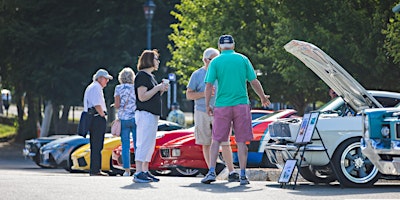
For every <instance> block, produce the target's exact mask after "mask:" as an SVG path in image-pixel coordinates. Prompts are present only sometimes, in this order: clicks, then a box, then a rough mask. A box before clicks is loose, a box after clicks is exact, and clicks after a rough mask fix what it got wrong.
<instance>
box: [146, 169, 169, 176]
mask: <svg viewBox="0 0 400 200" xmlns="http://www.w3.org/2000/svg"><path fill="white" fill-rule="evenodd" d="M150 172H151V173H152V174H153V175H155V176H168V175H171V174H173V171H172V170H168V169H166V170H150Z"/></svg>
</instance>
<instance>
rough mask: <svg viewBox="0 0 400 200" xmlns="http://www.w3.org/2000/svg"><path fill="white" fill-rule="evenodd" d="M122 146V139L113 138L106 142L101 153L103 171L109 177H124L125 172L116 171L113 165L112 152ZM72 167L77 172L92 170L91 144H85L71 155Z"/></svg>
mask: <svg viewBox="0 0 400 200" xmlns="http://www.w3.org/2000/svg"><path fill="white" fill-rule="evenodd" d="M120 145H121V138H120V137H113V138H110V139H107V140H104V145H103V150H102V151H101V170H102V171H104V172H107V173H108V174H109V175H117V174H120V175H122V174H123V173H124V171H123V170H120V169H115V168H114V167H113V166H112V165H111V154H112V151H113V150H114V149H115V148H116V147H118V146H120ZM71 161H72V166H71V169H72V170H75V171H89V170H90V144H85V145H83V146H81V147H80V148H78V149H76V150H75V151H74V152H72V154H71Z"/></svg>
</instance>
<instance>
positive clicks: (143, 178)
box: [133, 172, 151, 183]
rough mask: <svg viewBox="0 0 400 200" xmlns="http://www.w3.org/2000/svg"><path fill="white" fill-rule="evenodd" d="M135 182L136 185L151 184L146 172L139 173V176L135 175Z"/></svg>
mask: <svg viewBox="0 0 400 200" xmlns="http://www.w3.org/2000/svg"><path fill="white" fill-rule="evenodd" d="M133 182H135V183H150V182H151V179H150V178H149V177H148V176H147V175H146V174H145V173H144V172H139V173H138V174H134V175H133Z"/></svg>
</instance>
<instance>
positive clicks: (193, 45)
mask: <svg viewBox="0 0 400 200" xmlns="http://www.w3.org/2000/svg"><path fill="white" fill-rule="evenodd" d="M392 4H393V1H377V0H367V1H361V0H357V1H353V0H345V1H337V0H336V1H317V0H312V1H310V0H281V1H272V0H257V1H243V0H219V1H214V0H205V1H189V0H182V1H181V3H180V4H179V5H177V6H176V10H175V11H173V12H172V15H173V16H175V17H176V19H177V20H178V22H177V23H176V24H172V25H171V28H172V29H173V33H172V34H171V35H170V36H169V38H170V39H171V41H172V45H171V46H169V48H170V50H171V52H172V56H173V57H172V60H171V61H170V62H169V64H170V65H171V66H174V67H175V68H176V69H177V70H178V72H179V73H180V74H181V76H183V77H184V78H183V80H182V83H184V84H185V83H186V81H187V80H188V77H189V76H190V74H191V73H192V72H193V71H194V70H195V69H197V68H198V67H200V66H201V65H202V63H201V55H202V51H203V50H204V49H205V48H207V47H216V46H217V39H218V37H219V36H220V35H222V34H231V35H233V36H234V38H235V42H236V50H237V51H238V52H241V53H243V54H245V55H247V56H248V57H249V58H250V60H251V61H252V62H253V65H254V68H255V69H256V70H261V72H264V73H265V72H266V73H267V76H266V77H264V76H261V77H259V79H261V81H262V83H263V85H264V88H265V89H266V91H267V93H270V94H271V96H272V97H271V99H272V101H275V102H283V103H288V104H291V105H293V106H294V107H295V108H296V109H297V110H299V111H300V113H302V112H303V111H304V109H305V107H306V106H307V105H308V104H309V103H312V102H316V101H326V100H328V88H327V86H326V85H325V84H324V83H323V82H322V81H321V80H320V79H319V78H318V77H317V76H316V75H314V74H313V73H312V72H311V71H310V70H308V69H307V68H306V67H305V66H304V64H302V63H301V62H299V61H298V60H297V59H295V58H294V57H293V56H292V55H289V54H288V53H287V52H285V51H284V49H283V46H284V45H285V44H286V43H287V42H289V41H290V40H292V39H297V40H303V41H307V42H311V43H313V44H315V45H317V46H319V47H320V48H321V49H322V50H324V51H325V52H327V53H328V54H329V55H331V57H333V58H334V59H336V60H337V62H338V63H340V64H341V65H342V66H343V67H344V68H345V69H346V70H347V71H349V73H350V74H352V75H353V76H354V77H355V79H356V80H358V81H359V82H360V83H361V84H362V85H364V86H365V87H366V88H368V89H385V90H396V89H397V87H394V86H393V84H391V83H392V82H393V81H394V78H395V77H396V76H395V75H396V74H397V73H398V72H392V69H393V63H392V62H391V60H390V59H388V58H387V56H386V51H385V50H384V48H383V42H384V39H385V35H383V34H382V30H383V28H385V26H386V24H387V22H388V19H389V17H390V16H391V15H392V14H391V13H390V8H391V6H392ZM392 74H393V75H394V76H393V77H390V78H388V79H385V80H383V79H382V77H387V76H389V75H392ZM377 80H379V81H377Z"/></svg>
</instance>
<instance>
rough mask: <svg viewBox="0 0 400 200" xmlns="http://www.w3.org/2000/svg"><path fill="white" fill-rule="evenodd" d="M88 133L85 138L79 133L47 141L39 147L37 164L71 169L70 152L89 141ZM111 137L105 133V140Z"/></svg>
mask: <svg viewBox="0 0 400 200" xmlns="http://www.w3.org/2000/svg"><path fill="white" fill-rule="evenodd" d="M89 137H90V135H88V136H86V138H84V137H82V136H80V135H72V136H68V137H64V138H60V139H57V140H54V141H52V142H49V143H48V144H46V145H44V146H43V147H42V148H40V151H39V152H40V163H39V165H41V166H44V167H47V168H64V169H65V170H67V171H71V167H72V161H71V154H72V152H74V151H75V150H76V149H78V148H79V147H81V146H83V145H85V144H88V143H89ZM111 137H113V136H112V135H111V134H109V133H107V134H106V135H105V140H106V139H108V138H111Z"/></svg>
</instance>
